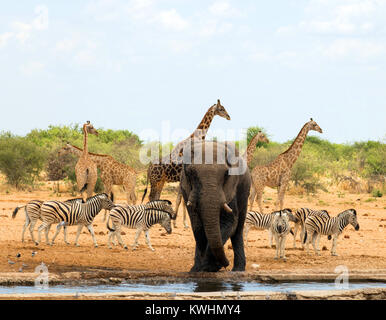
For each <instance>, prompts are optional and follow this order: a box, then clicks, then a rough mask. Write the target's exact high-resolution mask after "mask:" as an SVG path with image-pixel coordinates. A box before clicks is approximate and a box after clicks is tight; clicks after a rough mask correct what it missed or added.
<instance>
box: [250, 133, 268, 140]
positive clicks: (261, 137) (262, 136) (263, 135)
mask: <svg viewBox="0 0 386 320" xmlns="http://www.w3.org/2000/svg"><path fill="white" fill-rule="evenodd" d="M252 139H253V138H252ZM256 139H257V141H258V142H265V143H269V140H268V138H267V137H266V136H265V134H264V133H262V132H261V131H259V132H258V133H257V134H256Z"/></svg>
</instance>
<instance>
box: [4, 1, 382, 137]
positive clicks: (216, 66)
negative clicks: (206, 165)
mask: <svg viewBox="0 0 386 320" xmlns="http://www.w3.org/2000/svg"><path fill="white" fill-rule="evenodd" d="M385 16H386V0H307V1H305V0H296V1H291V0H287V1H254V0H242V1H241V0H239V1H236V0H208V1H197V0H159V1H156V0H84V1H75V0H69V1H47V2H44V1H33V0H24V1H23V0H18V1H12V2H11V1H7V2H6V4H3V5H2V10H1V12H0V70H1V72H0V83H1V87H0V88H1V90H0V108H1V110H2V113H1V115H2V116H1V117H0V130H7V131H8V130H9V131H12V132H13V133H16V134H21V135H23V134H25V133H27V132H29V131H30V130H31V129H33V128H47V127H48V125H50V124H52V125H58V124H70V123H83V122H84V121H86V120H91V122H92V123H93V124H94V126H95V127H96V128H98V127H103V128H113V129H128V130H131V131H134V132H135V133H138V134H140V135H141V133H142V132H143V131H144V130H148V129H154V130H157V131H158V132H161V129H162V124H163V123H165V121H167V122H168V125H169V126H170V128H171V130H179V129H181V130H183V129H185V130H187V131H192V130H193V129H194V128H195V127H196V126H197V124H198V123H199V121H200V120H201V118H202V116H203V114H204V113H205V111H206V110H207V109H208V108H209V106H211V105H212V104H214V103H215V102H216V100H217V99H218V98H220V99H221V102H222V104H223V105H224V107H225V108H226V109H227V111H228V113H229V114H230V116H231V118H232V120H231V121H226V120H225V119H221V118H216V119H215V120H214V122H213V124H212V127H211V130H219V129H223V130H236V131H239V130H242V129H245V128H247V127H249V126H254V125H259V126H263V127H264V128H266V130H267V132H268V133H269V134H270V137H271V139H272V140H275V141H287V140H289V139H291V138H293V137H295V136H296V134H297V133H298V131H299V130H300V128H301V127H302V125H303V124H304V123H305V122H306V121H308V120H309V118H310V117H313V119H314V120H316V121H317V123H318V124H319V125H320V127H321V128H322V129H323V131H324V133H323V135H320V134H318V133H313V134H314V135H318V136H320V137H322V138H325V139H328V140H330V141H333V142H353V141H360V140H368V139H372V140H382V141H385V137H386V130H385V120H386V70H385V67H386V20H385V18H384V17H385ZM211 130H210V131H211Z"/></svg>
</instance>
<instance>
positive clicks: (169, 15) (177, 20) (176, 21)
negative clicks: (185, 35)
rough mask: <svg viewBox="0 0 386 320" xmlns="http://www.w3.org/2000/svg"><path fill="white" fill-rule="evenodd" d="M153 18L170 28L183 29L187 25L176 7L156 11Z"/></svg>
mask: <svg viewBox="0 0 386 320" xmlns="http://www.w3.org/2000/svg"><path fill="white" fill-rule="evenodd" d="M155 20H156V21H158V22H159V23H161V25H162V26H163V27H165V28H167V29H171V30H177V31H178V30H184V29H186V28H187V27H188V26H189V23H188V22H187V20H185V19H183V18H182V17H181V16H180V14H179V13H178V12H177V10H176V9H170V10H165V11H160V12H159V13H157V15H156V17H155Z"/></svg>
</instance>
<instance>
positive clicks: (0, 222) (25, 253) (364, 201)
mask: <svg viewBox="0 0 386 320" xmlns="http://www.w3.org/2000/svg"><path fill="white" fill-rule="evenodd" d="M49 189H50V185H47V186H43V187H41V190H40V191H34V192H13V191H12V192H9V191H8V192H6V191H5V190H3V191H0V273H4V272H34V269H35V267H36V266H37V265H38V264H40V263H41V262H44V263H45V264H46V265H47V266H48V269H49V271H50V272H54V273H59V274H60V273H62V272H69V271H82V270H88V271H90V270H94V269H95V270H97V269H99V270H100V269H105V270H116V271H152V272H157V273H162V272H165V273H167V274H170V272H187V271H189V269H190V268H191V266H192V264H193V257H194V244H195V243H194V238H193V234H192V230H191V228H189V229H185V228H184V227H183V223H182V209H181V208H180V211H179V215H178V218H177V228H174V229H173V232H172V234H170V235H168V234H166V233H165V231H164V230H163V229H161V227H160V226H159V225H156V226H154V227H153V228H152V229H151V230H150V237H151V242H152V245H153V247H154V248H155V252H152V251H151V250H150V249H149V248H148V247H147V245H146V243H145V239H144V235H143V234H142V235H141V236H140V239H139V243H140V246H139V248H138V249H137V250H136V251H132V250H131V249H129V250H124V249H123V248H121V247H114V248H113V249H108V247H107V245H106V242H107V229H106V224H105V222H103V215H104V214H103V212H101V213H100V214H99V215H98V216H97V217H96V218H95V220H94V230H95V233H96V237H97V241H98V244H99V247H98V248H94V247H93V244H92V239H91V235H90V234H89V233H88V231H87V229H86V228H84V229H83V232H82V234H81V236H80V241H79V243H80V247H75V246H74V245H73V243H74V241H75V234H76V229H77V228H76V227H69V232H68V235H69V238H68V239H69V241H70V242H71V245H66V244H65V243H64V241H63V234H60V235H59V236H58V238H57V240H56V243H55V245H54V246H48V245H46V243H45V240H44V237H43V239H42V240H43V241H42V243H41V244H40V245H39V246H36V245H35V244H34V243H32V241H31V238H30V235H29V231H28V230H27V231H26V233H25V239H26V241H25V242H24V243H22V242H21V232H22V227H23V224H24V220H25V214H24V209H23V210H19V212H18V214H17V216H16V218H15V219H12V218H11V216H12V211H13V209H14V208H15V207H16V206H21V205H23V204H25V203H27V202H28V201H30V200H33V199H42V200H52V199H58V200H65V199H68V198H72V196H71V195H70V194H62V195H61V196H60V197H58V196H55V195H53V193H52V191H50V190H49ZM169 189H170V188H167V189H166V190H165V191H164V192H163V197H162V198H163V199H169V200H171V201H173V203H174V202H175V198H176V194H175V193H173V192H168V190H169ZM141 191H142V190H138V196H139V198H140V197H141V196H142V192H141ZM124 199H125V197H124V194H123V193H119V194H118V199H117V200H116V203H124V202H125V200H124ZM275 200H276V191H275V190H273V189H269V188H266V190H265V194H264V204H265V207H266V212H269V211H270V210H272V209H273V208H274V201H275ZM285 207H289V208H299V207H309V208H314V209H326V210H328V212H329V213H330V215H336V214H338V213H339V212H341V211H343V210H344V209H349V208H355V209H356V210H357V212H358V221H359V224H360V230H359V231H355V230H354V228H353V227H352V226H348V227H347V228H346V229H345V231H344V233H343V235H341V237H340V238H339V240H338V247H337V253H338V254H339V256H338V257H332V256H331V255H330V249H331V241H329V240H327V237H322V239H321V243H320V244H321V248H322V247H325V248H324V250H323V251H322V255H321V256H316V255H315V254H314V253H313V252H312V254H311V255H307V254H306V252H304V251H303V250H301V249H299V247H300V239H299V237H300V235H299V233H298V239H297V247H298V248H297V249H294V248H293V237H292V235H289V236H288V238H287V243H286V255H287V261H286V262H283V261H277V260H274V255H275V249H270V248H268V246H267V244H268V232H267V231H258V230H251V231H250V232H249V236H248V242H249V248H247V249H246V258H247V266H246V271H248V272H254V271H256V272H260V271H261V272H283V273H286V272H288V273H310V274H318V273H325V272H329V273H331V272H334V270H335V268H336V267H337V266H339V265H344V266H347V267H348V269H349V270H350V271H356V272H369V273H373V272H374V273H377V272H378V273H379V272H385V270H386V241H385V240H386V237H385V235H386V198H385V197H382V198H373V197H371V196H370V195H369V194H343V193H342V192H338V191H337V192H329V193H320V194H318V195H316V196H294V195H288V194H287V195H286V198H285ZM255 209H257V206H255ZM38 225H40V223H39V222H38V223H37V226H38ZM36 229H37V228H36ZM36 229H35V230H36ZM54 231H55V227H52V228H51V231H50V237H52V236H53V233H54ZM124 233H125V235H123V239H124V241H125V242H126V244H128V245H130V244H132V242H133V239H134V234H135V230H130V229H124ZM35 235H36V236H37V231H35ZM225 249H226V254H227V256H228V258H229V259H230V261H231V262H232V261H233V251H232V250H231V247H230V242H227V243H226V244H225ZM32 252H36V254H35V255H34V256H32ZM18 254H20V257H17V255H18ZM12 262H13V263H12ZM23 265H24V266H23ZM256 265H258V266H256ZM231 266H232V263H231ZM231 266H230V267H228V270H230V269H231ZM20 268H22V269H20ZM222 272H226V271H224V270H223V271H222Z"/></svg>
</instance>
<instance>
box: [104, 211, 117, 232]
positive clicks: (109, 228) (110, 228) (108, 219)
mask: <svg viewBox="0 0 386 320" xmlns="http://www.w3.org/2000/svg"><path fill="white" fill-rule="evenodd" d="M109 221H110V215H109V217H108V218H107V222H106V227H107V229H108V230H109V231H110V232H114V231H115V229H113V228H112V227H110V226H109Z"/></svg>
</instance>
